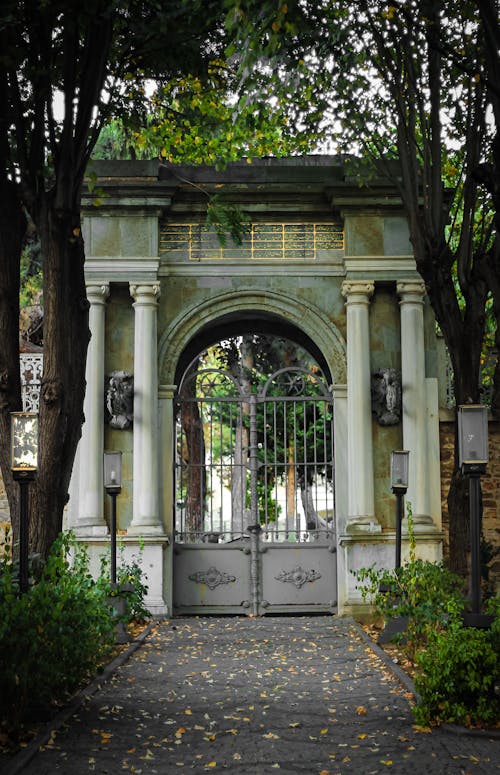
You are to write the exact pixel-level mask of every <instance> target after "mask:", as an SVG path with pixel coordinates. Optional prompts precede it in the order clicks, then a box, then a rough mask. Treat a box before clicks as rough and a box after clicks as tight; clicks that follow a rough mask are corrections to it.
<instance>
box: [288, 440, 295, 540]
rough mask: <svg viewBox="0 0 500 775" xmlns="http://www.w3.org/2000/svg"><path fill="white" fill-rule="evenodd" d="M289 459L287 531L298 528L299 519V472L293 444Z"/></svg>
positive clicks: (290, 448)
mask: <svg viewBox="0 0 500 775" xmlns="http://www.w3.org/2000/svg"><path fill="white" fill-rule="evenodd" d="M287 455H288V461H287V466H286V515H285V518H286V532H287V534H288V533H289V532H292V531H293V530H295V529H296V521H297V507H296V498H297V481H296V480H297V472H296V470H295V449H294V447H293V445H291V446H289V447H288V451H287Z"/></svg>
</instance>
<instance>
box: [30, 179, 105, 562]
mask: <svg viewBox="0 0 500 775" xmlns="http://www.w3.org/2000/svg"><path fill="white" fill-rule="evenodd" d="M41 204H42V206H41V208H40V211H39V213H38V217H37V219H36V224H37V228H38V232H39V235H40V241H41V245H42V253H43V256H44V270H43V272H44V276H43V281H44V364H43V377H42V386H41V393H40V409H39V467H38V474H37V478H36V481H35V484H34V486H33V487H32V488H31V503H30V547H31V551H33V552H36V553H39V554H40V555H41V557H42V558H45V557H46V556H47V554H48V552H49V550H50V547H51V545H52V543H53V541H54V540H55V538H56V537H57V535H58V533H59V532H60V530H61V528H62V519H63V510H64V506H65V505H66V503H67V500H68V488H69V482H70V477H71V471H72V467H73V461H74V457H75V453H76V448H77V445H78V441H79V439H80V436H81V428H82V424H83V421H84V417H83V413H82V407H83V399H84V396H85V363H86V357H87V347H88V342H89V339H90V332H89V325H88V307H89V305H88V301H87V298H86V290H85V279H84V270H83V266H84V246H83V239H82V236H81V224H80V215H79V212H78V211H77V210H76V207H75V208H74V211H73V212H67V211H66V212H59V211H57V210H56V209H55V208H54V206H53V200H52V196H51V194H50V193H48V194H46V195H44V196H42V197H41Z"/></svg>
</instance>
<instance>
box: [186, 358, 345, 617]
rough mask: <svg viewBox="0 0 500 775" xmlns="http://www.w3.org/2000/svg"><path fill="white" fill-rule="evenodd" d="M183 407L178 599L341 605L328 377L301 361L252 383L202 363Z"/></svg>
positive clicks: (278, 607)
mask: <svg viewBox="0 0 500 775" xmlns="http://www.w3.org/2000/svg"><path fill="white" fill-rule="evenodd" d="M255 381H256V380H255V379H254V382H255ZM176 417H177V423H176V428H177V431H176V477H175V480H176V492H175V496H176V531H175V543H174V609H175V610H176V611H177V612H179V613H189V612H192V613H202V612H204V613H208V612H213V613H231V612H234V613H245V612H246V613H249V614H253V615H259V614H263V613H266V612H268V613H271V612H284V611H295V612H298V611H321V612H323V611H335V610H336V605H337V602H336V596H337V593H336V589H337V575H336V556H335V553H336V536H335V509H334V449H333V400H332V396H331V394H330V392H329V390H328V389H327V387H326V385H325V384H324V382H323V379H322V377H321V376H320V375H319V374H315V373H312V372H309V371H306V370H304V369H300V368H297V367H292V368H286V369H280V370H279V371H277V372H276V373H275V374H273V375H272V376H270V377H269V378H268V379H267V380H264V379H263V378H262V379H260V380H257V384H254V385H253V386H251V385H250V384H249V382H246V381H245V380H241V382H239V381H238V380H236V379H235V378H234V377H233V376H232V375H231V374H229V373H227V372H224V371H221V370H219V369H215V368H214V369H202V370H197V369H194V370H191V371H190V372H188V374H187V376H186V377H185V379H184V380H183V382H182V384H181V386H180V389H179V395H178V400H177V409H176Z"/></svg>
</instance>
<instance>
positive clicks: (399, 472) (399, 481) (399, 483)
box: [391, 450, 410, 568]
mask: <svg viewBox="0 0 500 775" xmlns="http://www.w3.org/2000/svg"><path fill="white" fill-rule="evenodd" d="M409 454H410V453H409V452H408V451H406V450H393V451H392V452H391V489H392V492H393V493H394V495H395V496H396V563H395V567H396V568H400V567H401V523H402V521H403V498H404V495H405V493H406V491H407V489H408V456H409Z"/></svg>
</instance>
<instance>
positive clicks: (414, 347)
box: [397, 280, 433, 530]
mask: <svg viewBox="0 0 500 775" xmlns="http://www.w3.org/2000/svg"><path fill="white" fill-rule="evenodd" d="M397 291H398V295H399V299H400V302H399V303H400V310H401V382H402V391H403V446H404V448H405V449H407V450H409V452H410V455H409V460H408V464H409V470H408V492H407V494H406V501H407V502H408V503H411V507H412V512H413V519H414V523H415V529H416V530H422V529H424V530H425V529H429V527H432V526H433V522H432V518H431V517H430V496H429V493H430V486H429V485H430V482H429V471H428V444H427V425H428V421H427V383H426V378H425V341H424V296H425V285H424V283H423V282H421V281H419V280H416V281H408V282H398V284H397Z"/></svg>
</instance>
